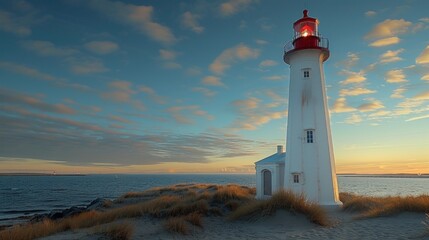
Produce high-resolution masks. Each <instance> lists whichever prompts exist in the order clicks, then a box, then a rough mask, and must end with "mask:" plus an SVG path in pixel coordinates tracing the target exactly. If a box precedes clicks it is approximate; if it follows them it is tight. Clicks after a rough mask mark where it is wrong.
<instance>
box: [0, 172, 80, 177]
mask: <svg viewBox="0 0 429 240" xmlns="http://www.w3.org/2000/svg"><path fill="white" fill-rule="evenodd" d="M1 176H86V174H81V173H65V174H62V173H0V177H1Z"/></svg>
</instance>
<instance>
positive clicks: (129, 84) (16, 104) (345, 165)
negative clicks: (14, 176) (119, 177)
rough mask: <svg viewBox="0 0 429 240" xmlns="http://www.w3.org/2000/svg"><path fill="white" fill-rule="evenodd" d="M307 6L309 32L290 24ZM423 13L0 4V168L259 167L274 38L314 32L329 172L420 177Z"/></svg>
mask: <svg viewBox="0 0 429 240" xmlns="http://www.w3.org/2000/svg"><path fill="white" fill-rule="evenodd" d="M304 8H308V9H309V13H310V16H317V18H318V21H320V29H317V28H315V29H311V28H310V30H307V29H305V30H304V29H301V27H299V28H297V29H293V28H292V25H293V23H294V22H295V21H296V20H297V19H299V18H301V17H302V10H303V9H304ZM350 9H352V10H353V11H350ZM427 9H429V2H428V1H425V0H415V1H402V2H392V1H387V0H384V1H369V0H365V1H359V2H358V1H356V2H347V3H344V2H341V1H333V0H330V1H323V2H322V1H316V0H310V1H306V4H304V3H301V2H297V1H254V0H249V1H234V0H222V1H200V0H195V1H183V2H179V1H131V0H127V1H125V0H121V1H113V0H89V1H67V0H64V1H62V0H61V1H50V2H49V3H48V2H46V1H2V2H1V3H0V39H2V40H1V42H2V44H0V52H1V53H2V54H1V55H0V79H1V81H0V142H1V144H0V173H6V172H7V173H10V172H41V173H52V172H54V171H55V172H57V173H255V167H254V162H256V161H258V160H260V159H262V158H264V157H266V156H268V155H270V154H273V153H275V151H276V145H283V146H285V141H286V126H287V114H288V112H287V106H288V105H287V104H288V102H287V99H288V90H289V88H288V86H289V66H288V65H287V64H285V63H284V62H283V59H282V57H283V51H284V45H285V44H286V43H287V42H289V41H292V40H293V38H294V34H296V35H299V34H302V36H307V35H308V34H310V35H311V34H313V31H314V33H316V34H317V33H318V32H319V31H320V33H323V37H326V38H328V39H329V49H330V57H329V60H328V61H326V62H325V63H324V71H325V72H324V75H325V79H326V85H327V95H328V105H329V108H330V117H331V128H332V139H333V146H334V152H335V162H336V170H337V173H339V174H341V173H362V174H364V173H369V174H383V173H413V174H418V173H429V147H428V146H429V137H428V135H429V127H428V126H429V37H428V36H429V14H428V12H427ZM309 31H310V33H309ZM309 38H310V37H309ZM286 152H287V149H286Z"/></svg>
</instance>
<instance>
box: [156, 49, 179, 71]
mask: <svg viewBox="0 0 429 240" xmlns="http://www.w3.org/2000/svg"><path fill="white" fill-rule="evenodd" d="M178 55H179V53H178V52H176V51H173V50H167V49H160V50H159V58H160V59H161V61H162V62H163V65H162V66H163V67H164V68H166V69H179V68H182V65H180V64H179V63H177V62H176V58H177V56H178Z"/></svg>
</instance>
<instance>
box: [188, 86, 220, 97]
mask: <svg viewBox="0 0 429 240" xmlns="http://www.w3.org/2000/svg"><path fill="white" fill-rule="evenodd" d="M192 91H194V92H199V93H202V94H203V95H204V96H206V97H213V96H214V95H216V92H215V91H212V90H210V89H208V88H204V87H194V88H192Z"/></svg>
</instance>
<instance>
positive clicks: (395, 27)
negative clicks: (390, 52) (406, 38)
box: [365, 19, 412, 39]
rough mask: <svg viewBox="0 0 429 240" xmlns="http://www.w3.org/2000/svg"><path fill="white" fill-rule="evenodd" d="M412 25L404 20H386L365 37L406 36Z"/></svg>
mask: <svg viewBox="0 0 429 240" xmlns="http://www.w3.org/2000/svg"><path fill="white" fill-rule="evenodd" d="M411 25H412V23H411V22H409V21H405V20H404V19H386V20H384V21H383V22H381V23H379V24H377V25H375V27H374V28H373V29H372V30H371V31H370V32H369V33H368V34H367V35H366V36H365V38H366V39H374V38H387V37H395V36H397V35H399V34H404V33H406V32H407V31H408V29H409V28H410V27H411Z"/></svg>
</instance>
